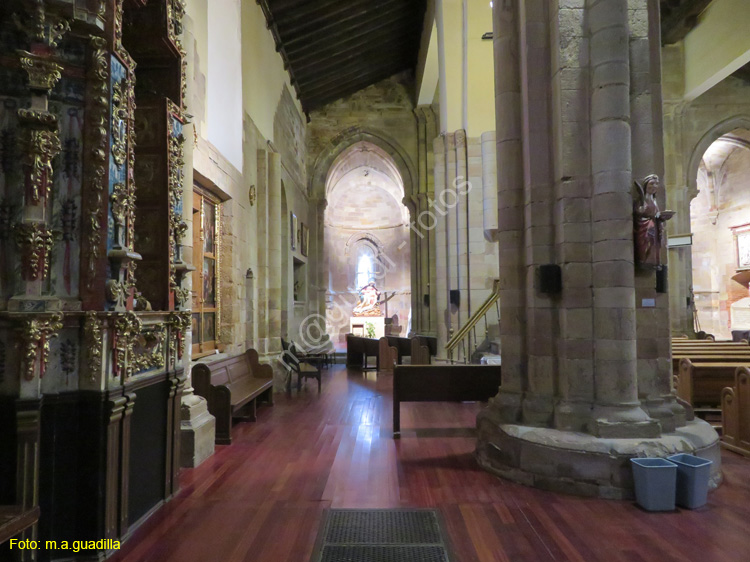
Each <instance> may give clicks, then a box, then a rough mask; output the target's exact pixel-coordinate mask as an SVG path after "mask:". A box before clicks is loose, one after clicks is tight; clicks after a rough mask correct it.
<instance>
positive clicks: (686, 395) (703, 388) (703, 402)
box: [675, 359, 750, 408]
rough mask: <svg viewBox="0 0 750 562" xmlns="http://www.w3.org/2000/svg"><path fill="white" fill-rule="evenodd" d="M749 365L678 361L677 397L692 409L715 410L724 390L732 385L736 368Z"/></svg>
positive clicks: (743, 363)
mask: <svg viewBox="0 0 750 562" xmlns="http://www.w3.org/2000/svg"><path fill="white" fill-rule="evenodd" d="M747 365H750V360H748V361H744V362H716V361H708V362H697V361H695V362H694V361H692V360H690V359H681V360H680V369H679V373H678V375H677V381H676V384H675V389H676V391H677V396H679V397H680V398H682V399H683V400H685V401H686V402H688V403H689V404H690V405H691V406H693V407H694V408H701V407H710V408H715V407H718V406H719V404H721V395H722V391H723V390H724V388H726V387H728V386H732V385H733V384H734V372H735V371H736V370H737V368H738V367H744V366H747Z"/></svg>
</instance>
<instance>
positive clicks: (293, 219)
mask: <svg viewBox="0 0 750 562" xmlns="http://www.w3.org/2000/svg"><path fill="white" fill-rule="evenodd" d="M289 229H290V230H291V236H290V237H289V239H290V240H291V241H292V250H296V249H297V215H295V214H294V213H291V212H290V213H289Z"/></svg>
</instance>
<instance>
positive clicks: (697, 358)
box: [672, 349, 750, 375]
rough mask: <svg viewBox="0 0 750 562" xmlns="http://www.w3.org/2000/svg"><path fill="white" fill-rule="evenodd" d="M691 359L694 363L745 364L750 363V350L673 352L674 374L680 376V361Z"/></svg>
mask: <svg viewBox="0 0 750 562" xmlns="http://www.w3.org/2000/svg"><path fill="white" fill-rule="evenodd" d="M683 359H690V360H691V361H692V362H693V363H743V362H750V349H748V350H747V351H745V350H742V351H737V350H727V351H710V352H709V351H704V350H700V351H691V350H688V351H677V350H675V351H673V352H672V372H673V374H675V375H677V374H679V369H680V361H682V360H683Z"/></svg>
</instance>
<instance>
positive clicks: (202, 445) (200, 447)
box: [180, 389, 216, 468]
mask: <svg viewBox="0 0 750 562" xmlns="http://www.w3.org/2000/svg"><path fill="white" fill-rule="evenodd" d="M188 392H189V393H190V394H187V395H185V396H183V397H182V406H181V416H182V424H181V427H180V466H181V467H183V468H195V467H196V466H198V465H199V464H201V463H202V462H203V461H205V460H206V459H207V458H208V457H210V456H211V455H213V454H214V442H215V439H216V418H214V417H213V416H212V415H211V414H210V413H209V412H208V402H206V399H205V398H203V397H202V396H197V395H195V394H193V393H192V389H190V390H189V391H188Z"/></svg>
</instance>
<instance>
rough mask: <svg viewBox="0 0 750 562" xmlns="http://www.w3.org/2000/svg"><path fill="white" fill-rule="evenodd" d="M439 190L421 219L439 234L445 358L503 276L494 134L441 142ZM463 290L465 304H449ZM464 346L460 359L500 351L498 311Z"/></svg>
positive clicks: (454, 136)
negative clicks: (454, 293) (453, 294)
mask: <svg viewBox="0 0 750 562" xmlns="http://www.w3.org/2000/svg"><path fill="white" fill-rule="evenodd" d="M434 152H435V168H434V177H435V192H434V198H433V201H432V202H431V203H430V204H428V208H427V209H426V210H425V211H424V214H421V215H420V217H421V218H419V219H418V221H417V222H418V224H419V225H420V226H424V225H428V226H430V225H432V226H434V231H435V247H436V250H435V254H436V258H435V259H436V277H435V279H436V286H435V287H434V289H433V296H434V297H436V299H437V318H438V322H437V336H438V349H439V355H440V356H443V357H445V353H444V351H443V347H444V346H445V344H446V342H447V341H448V340H449V339H450V338H451V336H452V335H453V333H455V332H457V331H458V330H460V329H461V328H462V327H463V326H464V325H465V324H466V323H467V321H468V320H469V318H470V317H471V316H472V314H473V313H474V312H476V310H477V309H478V308H479V307H480V306H481V305H482V303H483V302H484V301H485V300H486V299H487V298H488V297H489V296H490V294H491V293H492V288H493V284H494V281H495V279H497V278H498V276H499V265H498V247H497V242H496V235H497V226H498V216H497V172H496V156H497V155H496V149H495V134H494V132H488V133H485V134H484V135H483V136H482V137H481V138H468V139H467V138H466V134H465V132H464V131H457V132H456V133H448V134H446V135H444V136H441V137H439V138H437V139H436V140H435V146H434ZM451 291H458V294H459V299H460V301H459V304H458V306H456V305H455V304H451V303H449V295H450V292H451ZM485 319H486V322H485V321H484V320H483V321H481V322H480V324H479V325H478V327H477V329H476V330H473V331H472V332H471V334H470V337H469V338H467V340H466V341H465V342H463V343H462V344H461V345H460V346H459V348H458V349H457V350H456V352H454V353H453V359H454V360H461V361H463V360H464V359H467V358H470V356H471V355H472V354H473V353H474V352H475V351H476V350H477V349H479V350H480V351H492V352H494V353H498V352H499V315H498V312H497V310H496V308H495V307H492V308H491V309H490V311H489V312H488V314H487V315H486V317H485Z"/></svg>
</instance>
